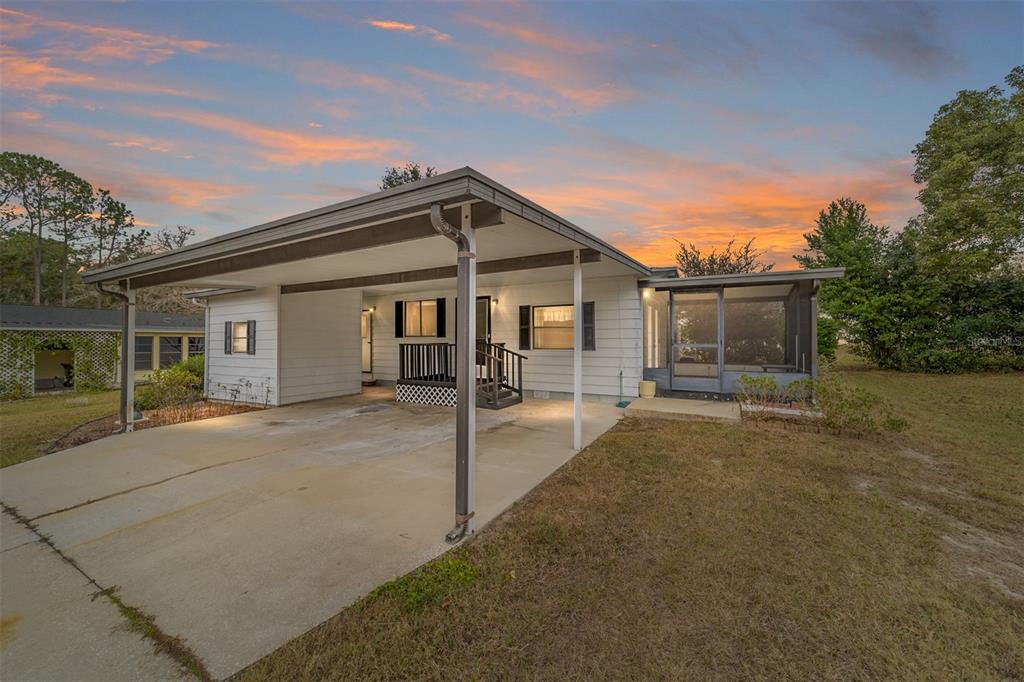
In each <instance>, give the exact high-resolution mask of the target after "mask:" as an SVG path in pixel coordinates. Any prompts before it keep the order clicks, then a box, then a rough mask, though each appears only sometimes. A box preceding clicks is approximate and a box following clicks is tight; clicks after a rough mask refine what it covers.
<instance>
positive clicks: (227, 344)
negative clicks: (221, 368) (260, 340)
mask: <svg viewBox="0 0 1024 682" xmlns="http://www.w3.org/2000/svg"><path fill="white" fill-rule="evenodd" d="M232 353H246V354H248V355H256V320H241V321H233V322H225V323H224V354H225V355H231V354H232Z"/></svg>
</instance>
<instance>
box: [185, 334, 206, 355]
mask: <svg viewBox="0 0 1024 682" xmlns="http://www.w3.org/2000/svg"><path fill="white" fill-rule="evenodd" d="M205 352H206V337H205V336H190V337H188V354H189V355H202V354H203V353H205Z"/></svg>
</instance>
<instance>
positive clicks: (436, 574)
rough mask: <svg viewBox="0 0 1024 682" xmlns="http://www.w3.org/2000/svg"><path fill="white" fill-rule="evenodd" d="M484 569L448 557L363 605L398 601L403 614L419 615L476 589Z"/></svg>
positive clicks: (368, 598) (396, 581)
mask: <svg viewBox="0 0 1024 682" xmlns="http://www.w3.org/2000/svg"><path fill="white" fill-rule="evenodd" d="M479 579H480V569H478V568H477V567H476V566H474V565H473V564H472V563H470V562H469V561H467V560H466V559H463V558H459V557H447V558H442V559H438V560H437V561H433V562H431V563H429V564H427V565H426V566H424V567H422V568H420V569H417V570H415V571H413V572H412V573H410V574H409V575H404V576H402V577H401V578H395V579H394V580H392V581H390V582H386V583H384V584H383V585H381V586H380V587H378V588H377V589H375V590H374V591H373V592H371V593H370V594H368V595H366V597H365V598H364V599H363V600H362V601H361V602H360V606H362V607H363V608H365V607H366V606H369V604H370V603H372V602H373V601H374V600H376V599H379V598H387V599H392V600H394V601H395V602H396V603H397V604H398V606H399V608H401V609H402V610H403V611H419V610H421V609H423V608H425V607H427V606H429V605H431V604H434V603H437V602H439V601H441V600H442V599H444V598H445V597H448V596H449V595H451V594H454V593H455V592H457V591H458V590H460V589H462V588H464V587H467V586H469V585H472V584H473V583H474V582H476V581H477V580H479Z"/></svg>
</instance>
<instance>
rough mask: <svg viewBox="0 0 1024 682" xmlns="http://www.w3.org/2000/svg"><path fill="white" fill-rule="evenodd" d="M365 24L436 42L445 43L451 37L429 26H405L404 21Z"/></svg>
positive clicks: (375, 20)
mask: <svg viewBox="0 0 1024 682" xmlns="http://www.w3.org/2000/svg"><path fill="white" fill-rule="evenodd" d="M366 23H367V24H369V25H370V26H373V27H374V28H379V29H381V30H382V31H398V32H399V33H415V34H419V35H424V36H428V37H430V38H433V39H434V40H436V41H438V42H442V43H444V42H447V41H449V40H451V38H452V37H451V36H450V35H448V34H447V33H443V32H441V31H438V30H437V29H436V28H431V27H430V26H419V25H417V24H407V23H405V22H404V21H392V20H390V19H367V20H366Z"/></svg>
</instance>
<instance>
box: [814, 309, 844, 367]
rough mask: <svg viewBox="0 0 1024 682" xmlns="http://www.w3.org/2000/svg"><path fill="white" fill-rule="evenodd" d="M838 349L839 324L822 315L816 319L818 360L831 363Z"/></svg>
mask: <svg viewBox="0 0 1024 682" xmlns="http://www.w3.org/2000/svg"><path fill="white" fill-rule="evenodd" d="M838 348H839V323H838V322H836V321H835V320H833V319H832V318H831V317H826V316H824V315H822V316H819V317H818V359H819V360H820V361H821V362H833V361H834V360H835V359H836V350H837V349H838Z"/></svg>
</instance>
